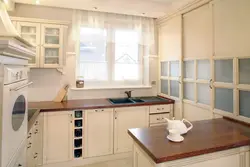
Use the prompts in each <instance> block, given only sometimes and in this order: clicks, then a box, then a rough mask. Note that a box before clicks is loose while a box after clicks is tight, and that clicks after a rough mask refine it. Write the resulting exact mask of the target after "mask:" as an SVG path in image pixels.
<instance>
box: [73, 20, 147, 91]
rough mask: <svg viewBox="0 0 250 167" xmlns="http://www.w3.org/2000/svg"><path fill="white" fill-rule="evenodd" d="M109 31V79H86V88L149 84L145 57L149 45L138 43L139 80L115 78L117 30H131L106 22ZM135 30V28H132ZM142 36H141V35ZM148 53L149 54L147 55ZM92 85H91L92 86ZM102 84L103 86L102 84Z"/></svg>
mask: <svg viewBox="0 0 250 167" xmlns="http://www.w3.org/2000/svg"><path fill="white" fill-rule="evenodd" d="M81 27H86V28H94V27H89V26H86V25H81ZM103 29H106V31H107V41H106V60H107V80H106V81H102V80H85V87H86V88H97V89H99V88H102V87H103V88H109V87H115V88H117V87H130V86H131V87H135V86H146V85H148V84H147V83H145V82H144V77H145V73H144V63H145V62H144V58H145V57H146V56H148V55H149V52H148V53H147V52H146V49H147V47H145V46H143V45H141V44H140V43H138V74H139V78H138V80H122V81H116V80H115V45H116V44H115V42H111V41H114V39H115V31H116V30H125V31H126V30H129V28H128V29H126V28H125V29H124V28H114V27H112V26H111V27H110V25H109V24H105V26H104V28H103ZM131 30H132V31H133V29H131ZM78 33H79V38H78V39H77V42H76V46H75V47H76V69H75V70H76V73H75V74H76V75H75V78H76V79H77V78H78V77H80V75H79V73H80V69H79V67H80V49H79V48H80V37H81V36H80V32H78ZM139 38H140V37H139ZM110 39H111V40H110ZM147 54H148V55H147ZM90 85H91V86H90ZM100 85H102V86H100Z"/></svg>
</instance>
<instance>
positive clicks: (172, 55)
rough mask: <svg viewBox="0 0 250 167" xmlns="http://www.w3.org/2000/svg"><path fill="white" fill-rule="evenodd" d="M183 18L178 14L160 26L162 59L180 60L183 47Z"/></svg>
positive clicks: (160, 53) (160, 52)
mask: <svg viewBox="0 0 250 167" xmlns="http://www.w3.org/2000/svg"><path fill="white" fill-rule="evenodd" d="M181 39H182V18H181V16H176V17H174V18H172V19H171V20H169V21H168V22H167V24H166V25H164V26H161V27H160V28H159V55H160V59H161V60H180V58H181V49H182V41H181Z"/></svg>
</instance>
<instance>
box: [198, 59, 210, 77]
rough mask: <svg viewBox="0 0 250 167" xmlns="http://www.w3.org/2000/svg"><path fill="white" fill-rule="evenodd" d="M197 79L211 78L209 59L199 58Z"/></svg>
mask: <svg viewBox="0 0 250 167" xmlns="http://www.w3.org/2000/svg"><path fill="white" fill-rule="evenodd" d="M197 79H205V80H210V79H211V74H210V61H209V60H197Z"/></svg>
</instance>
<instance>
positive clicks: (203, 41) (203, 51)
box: [183, 4, 213, 58]
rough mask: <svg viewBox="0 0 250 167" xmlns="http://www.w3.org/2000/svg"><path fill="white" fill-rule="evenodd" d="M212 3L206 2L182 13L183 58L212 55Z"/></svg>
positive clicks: (208, 56)
mask: <svg viewBox="0 0 250 167" xmlns="http://www.w3.org/2000/svg"><path fill="white" fill-rule="evenodd" d="M212 23H213V22H212V5H210V4H206V5H204V6H202V7H199V8H197V9H195V10H192V11H191V12H188V13H186V14H184V15H183V52H184V54H183V55H184V58H210V57H211V56H212V55H213V46H212V44H213V27H212Z"/></svg>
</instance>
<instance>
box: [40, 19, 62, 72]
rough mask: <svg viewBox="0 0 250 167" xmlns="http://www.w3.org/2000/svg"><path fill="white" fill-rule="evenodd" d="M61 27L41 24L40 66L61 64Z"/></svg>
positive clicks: (52, 66)
mask: <svg viewBox="0 0 250 167" xmlns="http://www.w3.org/2000/svg"><path fill="white" fill-rule="evenodd" d="M62 46H63V29H62V27H61V26H60V25H50V24H42V48H41V49H42V56H41V66H42V67H45V68H56V67H61V66H62V57H63V56H62Z"/></svg>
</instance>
